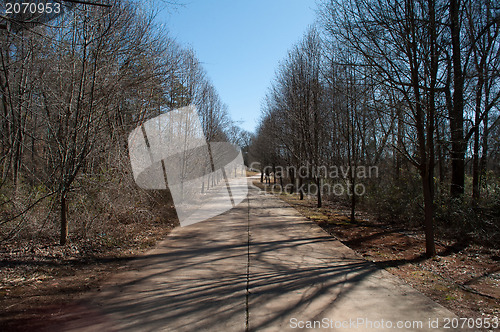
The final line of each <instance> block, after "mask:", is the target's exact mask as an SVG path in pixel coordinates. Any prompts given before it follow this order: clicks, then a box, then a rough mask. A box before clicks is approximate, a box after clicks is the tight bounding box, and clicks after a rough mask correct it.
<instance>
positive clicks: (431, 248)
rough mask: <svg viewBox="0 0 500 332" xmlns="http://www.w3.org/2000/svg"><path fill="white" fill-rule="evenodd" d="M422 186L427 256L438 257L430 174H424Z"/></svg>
mask: <svg viewBox="0 0 500 332" xmlns="http://www.w3.org/2000/svg"><path fill="white" fill-rule="evenodd" d="M422 185H423V190H424V211H425V212H424V214H425V220H424V232H425V254H426V255H427V256H428V257H432V256H435V255H436V246H435V244H434V190H433V185H432V179H431V178H430V177H429V174H422Z"/></svg>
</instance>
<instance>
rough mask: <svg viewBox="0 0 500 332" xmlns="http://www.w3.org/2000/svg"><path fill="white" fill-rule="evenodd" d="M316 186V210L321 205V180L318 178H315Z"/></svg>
mask: <svg viewBox="0 0 500 332" xmlns="http://www.w3.org/2000/svg"><path fill="white" fill-rule="evenodd" d="M316 184H317V185H318V208H320V207H321V205H322V201H321V178H320V177H319V176H318V177H317V180H316Z"/></svg>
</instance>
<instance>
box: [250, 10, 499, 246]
mask: <svg viewBox="0 0 500 332" xmlns="http://www.w3.org/2000/svg"><path fill="white" fill-rule="evenodd" d="M317 13H318V14H317V18H318V23H317V24H316V25H315V26H312V27H310V28H309V29H308V31H307V32H306V33H305V35H304V37H303V38H302V40H301V41H300V42H299V43H297V44H296V45H294V46H293V47H292V48H291V49H290V51H289V52H288V55H287V57H286V58H285V59H284V60H283V61H282V62H281V63H280V65H279V67H278V69H277V71H276V75H275V79H274V80H273V82H272V85H271V86H270V88H269V90H268V93H267V95H266V98H265V100H264V102H263V105H262V119H261V121H260V125H259V127H258V129H257V132H256V134H255V136H254V137H253V140H252V145H251V153H250V155H251V158H252V160H254V161H257V162H259V163H260V165H261V166H262V167H264V166H269V167H268V168H267V171H269V170H271V171H272V170H276V167H277V166H287V165H293V166H295V167H294V168H293V169H295V170H300V169H304V168H303V167H302V168H301V166H306V167H311V168H313V167H319V166H324V165H326V166H331V165H347V166H349V167H351V168H353V169H355V168H356V167H359V166H377V167H379V169H380V174H381V176H380V178H378V179H368V180H366V179H360V178H358V177H357V176H356V172H347V174H346V176H345V177H343V178H342V179H328V178H325V177H322V176H319V175H318V174H314V172H312V173H310V172H305V173H308V174H307V176H304V175H303V174H301V173H303V172H297V171H288V173H289V174H280V173H283V172H279V171H278V172H276V171H275V172H274V173H275V176H276V175H277V176H278V177H286V178H287V180H288V181H289V182H291V183H292V184H296V186H295V188H294V187H292V191H293V190H294V189H298V190H299V193H300V195H301V198H302V197H303V195H304V192H303V191H304V189H303V188H304V186H303V185H302V184H303V183H304V182H314V183H316V184H317V188H320V189H319V190H318V191H317V192H316V193H315V194H316V195H317V200H318V207H320V206H321V204H322V190H321V188H322V186H321V183H322V182H335V181H343V182H344V183H345V184H346V185H347V186H348V187H351V188H353V187H354V186H355V185H356V183H357V182H359V181H364V184H365V185H366V188H367V193H366V195H363V197H361V196H359V195H356V193H355V192H354V193H352V194H351V195H348V196H349V197H344V199H345V200H348V202H349V205H350V208H351V220H352V221H353V222H354V221H355V207H356V204H357V203H358V202H361V203H363V204H365V205H367V206H371V207H373V208H374V209H373V211H379V212H380V215H381V216H382V215H383V214H385V215H386V216H388V217H390V218H392V219H404V218H403V215H405V216H406V217H411V218H415V216H416V218H417V219H418V220H422V223H421V225H422V226H423V228H424V230H425V235H426V253H427V255H430V256H433V255H435V253H436V249H435V244H434V242H435V240H434V238H435V234H434V233H435V227H436V220H437V221H439V224H440V226H442V227H441V228H442V229H446V228H448V229H450V228H461V229H463V233H467V234H468V235H469V233H471V232H475V233H479V234H481V235H480V236H481V237H482V238H483V239H486V238H488V239H490V240H492V239H493V238H494V236H495V235H493V234H496V235H498V234H499V230H500V224H499V214H498V211H499V210H500V209H499V207H500V188H499V185H500V181H499V174H500V168H499V167H498V165H499V161H500V158H499V157H500V155H499V152H500V150H499V149H500V141H499V140H498V137H500V135H499V134H500V110H499V99H500V84H499V83H500V75H499V74H500V39H499V33H500V5H499V3H498V2H497V1H491V0H477V1H472V0H446V1H445V0H417V1H412V0H404V1H396V0H328V1H321V2H320V4H319V8H318V12H317ZM263 170H264V169H263ZM311 174H312V176H311ZM323 194H324V193H323ZM330 196H331V195H330ZM331 198H332V199H334V198H335V197H331ZM412 209H413V210H414V211H416V212H415V213H413V214H412V215H409V213H408V210H412ZM387 211H393V213H389V215H388V213H387Z"/></svg>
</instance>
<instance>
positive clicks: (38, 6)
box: [5, 2, 61, 14]
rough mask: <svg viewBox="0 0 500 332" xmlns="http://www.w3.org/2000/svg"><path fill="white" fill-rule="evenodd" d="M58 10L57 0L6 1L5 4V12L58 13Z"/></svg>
mask: <svg viewBox="0 0 500 332" xmlns="http://www.w3.org/2000/svg"><path fill="white" fill-rule="evenodd" d="M60 12H61V4H60V3H57V2H54V3H34V2H7V3H6V4H5V14H52V13H54V14H59V13H60Z"/></svg>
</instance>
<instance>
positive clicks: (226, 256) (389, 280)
mask: <svg viewBox="0 0 500 332" xmlns="http://www.w3.org/2000/svg"><path fill="white" fill-rule="evenodd" d="M71 311H72V313H71V314H68V316H67V317H65V318H64V319H60V320H59V321H60V322H61V324H60V326H57V327H56V326H52V327H51V330H54V328H57V330H66V331H113V330H114V331H159V330H162V331H292V330H293V331H295V330H302V329H303V330H325V331H328V330H331V331H385V330H391V331H438V330H444V324H445V323H446V321H445V319H446V318H453V317H455V316H454V315H453V314H452V313H451V312H450V311H448V310H446V309H445V308H443V307H442V306H440V305H438V304H436V303H434V302H433V301H431V300H430V299H428V298H427V297H425V296H423V295H422V294H420V293H418V292H417V291H415V290H413V289H412V288H411V287H409V286H407V285H406V284H404V283H403V282H402V281H400V280H399V279H397V278H396V277H394V276H392V275H391V274H389V273H388V272H386V271H382V270H379V269H377V267H376V266H375V265H373V264H372V263H370V262H367V261H365V260H364V259H362V258H361V257H360V256H358V255H356V254H355V253H354V252H353V251H352V250H350V249H349V248H347V247H346V246H344V245H343V244H341V243H340V242H339V241H336V240H334V239H332V238H331V237H330V236H328V235H327V234H326V233H325V232H324V231H323V230H322V229H320V228H319V227H318V226H316V225H314V224H313V223H311V222H310V221H307V220H306V219H305V218H303V217H302V216H301V215H300V214H299V213H298V212H297V211H296V210H295V209H293V208H291V207H290V206H288V205H287V204H285V203H284V202H282V201H281V200H279V199H277V198H275V197H273V196H270V195H265V194H264V193H262V192H260V191H259V190H258V189H257V188H255V187H253V186H251V188H250V190H249V196H248V199H247V200H245V201H244V202H243V203H241V204H240V205H239V206H237V207H236V208H234V209H232V210H230V211H228V212H226V213H224V214H223V215H220V216H217V217H215V218H212V219H210V220H208V221H204V222H201V223H197V224H193V225H190V226H187V227H182V228H177V229H175V230H174V231H173V232H172V233H171V234H170V235H169V236H168V237H167V238H166V239H165V240H164V241H163V242H162V243H161V244H160V245H159V246H158V247H157V248H156V249H154V250H152V251H150V252H148V253H147V254H145V255H143V256H141V257H139V258H138V259H137V260H135V261H134V262H133V263H132V264H131V265H130V268H129V269H127V271H126V272H120V273H117V274H116V276H115V277H114V278H112V279H111V280H109V281H108V282H107V283H106V284H105V285H103V286H102V287H101V290H100V291H96V292H94V293H92V295H91V296H90V297H89V298H88V299H87V300H85V301H83V302H82V303H80V304H79V305H78V306H77V307H76V309H74V308H73V309H72V310H71ZM446 330H447V331H450V330H452V329H446Z"/></svg>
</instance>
